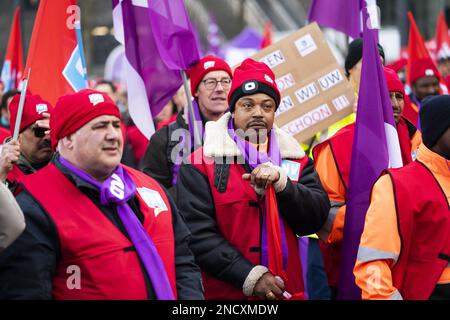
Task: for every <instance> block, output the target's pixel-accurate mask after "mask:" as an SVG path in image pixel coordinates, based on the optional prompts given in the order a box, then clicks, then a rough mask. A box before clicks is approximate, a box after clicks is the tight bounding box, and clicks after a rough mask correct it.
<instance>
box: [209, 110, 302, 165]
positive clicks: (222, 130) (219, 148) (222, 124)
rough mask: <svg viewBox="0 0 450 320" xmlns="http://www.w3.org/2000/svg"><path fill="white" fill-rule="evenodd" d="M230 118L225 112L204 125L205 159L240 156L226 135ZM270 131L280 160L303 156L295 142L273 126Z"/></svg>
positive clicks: (234, 144)
mask: <svg viewBox="0 0 450 320" xmlns="http://www.w3.org/2000/svg"><path fill="white" fill-rule="evenodd" d="M230 117H231V113H229V112H227V113H225V114H224V115H223V116H222V117H221V118H220V119H219V120H217V121H209V122H207V123H206V126H205V143H204V144H203V153H204V155H205V156H206V157H211V158H214V157H235V156H241V152H240V151H239V148H238V146H237V145H236V143H235V142H234V141H233V139H231V137H230V136H229V135H228V121H229V119H230ZM272 130H275V136H276V137H277V139H278V147H279V149H280V153H281V158H282V159H301V158H303V157H304V156H305V152H304V151H303V149H302V148H301V147H300V145H299V143H298V142H297V140H295V139H294V138H293V137H291V136H290V135H289V134H287V133H286V132H284V131H283V130H281V129H279V128H278V127H277V126H276V125H275V124H274V125H273V128H272Z"/></svg>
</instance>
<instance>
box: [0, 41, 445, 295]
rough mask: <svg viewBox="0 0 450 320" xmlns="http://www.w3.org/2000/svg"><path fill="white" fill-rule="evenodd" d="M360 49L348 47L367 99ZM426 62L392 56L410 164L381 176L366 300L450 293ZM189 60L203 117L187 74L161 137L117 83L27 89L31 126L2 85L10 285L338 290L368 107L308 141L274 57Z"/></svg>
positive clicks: (15, 290) (438, 101)
mask: <svg viewBox="0 0 450 320" xmlns="http://www.w3.org/2000/svg"><path fill="white" fill-rule="evenodd" d="M362 46H363V45H362V40H361V39H357V40H355V41H354V42H353V43H352V44H350V46H349V52H348V55H347V59H346V62H345V69H346V73H347V77H348V78H349V81H350V83H351V84H352V85H353V87H354V90H355V95H356V96H357V95H358V87H359V82H360V74H361V71H360V70H361V58H362ZM379 53H380V59H381V60H382V62H383V64H384V51H383V48H382V47H381V46H379ZM412 70H413V72H412V75H411V92H410V93H409V95H408V94H407V92H406V91H405V86H404V83H403V82H402V80H401V79H400V78H399V76H398V73H397V72H396V71H398V70H395V71H394V70H392V69H390V68H388V67H384V76H385V79H386V83H387V87H388V90H389V96H390V101H391V105H392V110H393V115H394V119H395V124H396V127H397V134H398V139H399V142H400V149H401V156H402V160H403V164H404V166H403V167H402V168H398V169H387V170H385V171H384V172H383V173H382V174H381V176H380V178H379V179H378V180H377V182H376V183H375V185H374V186H373V190H372V193H371V199H370V207H369V210H368V211H367V215H366V220H365V225H364V232H363V234H362V237H361V241H360V246H359V249H358V256H357V261H356V264H355V266H354V270H353V271H354V275H355V279H356V284H357V286H358V287H359V288H360V289H361V292H362V298H363V299H450V267H449V261H450V240H449V237H448V235H449V231H450V214H449V213H450V209H449V201H450V96H449V95H441V91H440V87H439V80H440V78H439V76H438V75H439V72H438V70H437V68H436V67H435V66H434V64H433V62H432V61H431V60H419V61H418V62H416V65H414V66H412ZM188 75H189V78H190V88H191V94H192V97H193V101H192V110H191V111H192V114H190V113H189V112H188V107H187V105H188V103H187V98H186V95H184V91H183V89H180V90H179V92H178V93H177V95H176V96H174V97H173V99H172V100H171V101H170V102H169V103H168V105H167V106H166V108H164V110H163V111H162V113H161V114H160V115H158V116H157V117H155V121H156V122H157V126H156V127H157V128H158V130H157V131H156V132H155V133H154V134H153V136H152V137H151V139H150V141H148V140H147V138H145V136H143V135H142V134H141V133H140V132H139V130H138V129H137V128H136V126H135V125H134V124H133V122H132V120H131V119H130V117H129V116H128V113H127V106H126V105H127V103H126V92H125V90H124V89H123V88H118V87H117V86H116V85H115V84H114V83H112V82H108V81H99V82H97V83H96V84H95V85H94V86H92V89H84V90H81V91H79V92H76V93H72V94H67V95H63V96H61V97H60V98H59V99H58V101H57V103H56V105H55V106H52V105H51V104H50V103H49V102H47V101H45V100H44V99H42V98H41V97H40V96H39V93H38V92H32V93H31V92H26V95H25V100H24V105H23V114H22V119H21V121H20V123H17V124H16V117H17V113H18V108H19V101H20V92H18V91H8V92H5V93H3V97H2V100H1V116H2V118H1V128H0V139H1V141H0V144H1V147H0V148H1V151H0V180H1V183H0V203H1V206H0V299H163V300H165V299H181V300H191V299H192V300H200V299H237V300H244V299H263V300H275V299H286V300H289V299H298V300H302V299H308V298H309V299H335V298H336V295H337V292H338V290H339V273H340V270H339V267H340V260H341V255H342V252H341V250H342V241H343V238H344V222H345V214H346V204H347V193H348V187H349V176H350V164H351V155H352V142H353V137H354V134H355V124H354V119H355V116H354V115H352V116H350V117H348V118H346V119H344V120H343V121H340V122H339V123H338V124H336V125H335V126H333V128H331V127H330V128H329V129H330V130H328V131H326V132H322V134H321V135H320V137H319V136H318V137H317V139H316V140H317V141H315V142H314V143H313V144H311V147H312V148H311V154H309V153H308V151H307V152H305V150H304V149H303V148H302V146H301V145H300V144H299V143H298V142H297V141H296V140H295V139H294V138H293V137H291V136H290V135H288V134H287V133H285V132H284V131H282V130H280V129H279V128H278V127H277V126H276V125H275V124H274V119H275V112H276V110H277V108H278V105H279V104H280V100H281V94H280V91H279V89H278V88H277V85H276V79H275V75H274V73H273V72H272V70H271V69H270V68H269V67H268V66H267V65H265V64H264V63H262V62H257V61H254V60H252V59H246V60H244V61H243V62H242V63H241V64H240V66H238V67H237V68H236V69H235V70H234V71H232V69H231V68H230V66H229V65H228V64H227V63H226V62H225V61H224V60H222V59H220V58H218V57H216V56H213V55H208V56H205V57H203V58H202V59H200V61H199V62H198V63H197V64H196V65H195V66H194V67H193V68H192V69H191V70H189V72H188ZM354 110H355V112H358V111H357V110H358V108H357V105H356V103H355V108H354ZM149 120H150V119H149ZM16 126H18V128H19V136H18V138H17V139H13V138H12V132H14V129H15V127H16ZM418 128H419V129H418ZM196 132H198V133H199V134H200V136H201V137H202V141H201V144H198V143H196V141H195V139H194V136H195V134H196ZM274 261H279V264H276V263H275V262H274ZM275 265H276V267H275ZM375 269H376V270H377V272H375V273H374V272H372V271H373V270H375ZM280 270H281V271H280Z"/></svg>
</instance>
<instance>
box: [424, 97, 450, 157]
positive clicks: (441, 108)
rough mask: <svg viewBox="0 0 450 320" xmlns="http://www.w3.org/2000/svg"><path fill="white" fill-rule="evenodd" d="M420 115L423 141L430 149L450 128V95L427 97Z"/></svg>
mask: <svg viewBox="0 0 450 320" xmlns="http://www.w3.org/2000/svg"><path fill="white" fill-rule="evenodd" d="M419 115H420V127H421V128H422V141H423V143H424V144H425V146H427V148H428V149H430V148H431V147H433V146H434V145H435V144H436V142H437V141H438V140H439V138H440V137H441V136H442V135H443V134H444V133H445V131H446V130H447V129H448V128H449V127H450V95H441V96H429V97H426V98H425V99H423V100H422V104H421V107H420V112H419Z"/></svg>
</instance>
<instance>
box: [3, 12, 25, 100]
mask: <svg viewBox="0 0 450 320" xmlns="http://www.w3.org/2000/svg"><path fill="white" fill-rule="evenodd" d="M22 74H23V49H22V35H21V31H20V8H19V7H17V8H16V12H15V13H14V19H13V23H12V26H11V32H10V34H9V41H8V48H7V49H6V55H5V62H4V64H3V68H2V75H1V79H2V81H3V83H4V84H5V89H4V91H5V92H6V91H8V90H12V89H17V88H18V86H19V83H20V80H21V79H22Z"/></svg>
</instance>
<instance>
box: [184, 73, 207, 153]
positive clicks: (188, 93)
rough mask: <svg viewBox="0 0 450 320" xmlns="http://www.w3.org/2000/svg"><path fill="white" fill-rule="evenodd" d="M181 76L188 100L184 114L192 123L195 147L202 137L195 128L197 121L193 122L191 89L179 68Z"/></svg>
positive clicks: (200, 143)
mask: <svg viewBox="0 0 450 320" xmlns="http://www.w3.org/2000/svg"><path fill="white" fill-rule="evenodd" d="M180 72H181V77H182V78H183V86H184V91H186V97H187V102H188V114H187V115H186V116H187V117H189V118H190V119H191V121H190V122H191V125H193V131H194V146H195V148H196V147H198V146H201V145H202V137H200V133H199V131H198V128H197V123H196V122H195V116H194V108H193V106H192V96H191V90H190V89H189V85H188V82H187V76H186V71H184V70H180Z"/></svg>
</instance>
